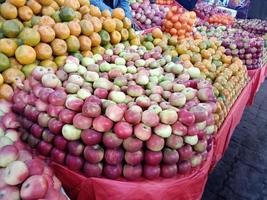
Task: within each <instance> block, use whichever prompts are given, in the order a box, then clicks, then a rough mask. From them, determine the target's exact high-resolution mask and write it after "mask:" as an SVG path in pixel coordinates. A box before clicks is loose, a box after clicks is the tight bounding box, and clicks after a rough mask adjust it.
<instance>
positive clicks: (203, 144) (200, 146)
mask: <svg viewBox="0 0 267 200" xmlns="http://www.w3.org/2000/svg"><path fill="white" fill-rule="evenodd" d="M207 146H208V143H207V140H206V139H202V140H199V141H198V143H197V144H195V145H194V147H193V148H194V150H195V151H196V152H200V153H201V152H204V151H206V149H207Z"/></svg>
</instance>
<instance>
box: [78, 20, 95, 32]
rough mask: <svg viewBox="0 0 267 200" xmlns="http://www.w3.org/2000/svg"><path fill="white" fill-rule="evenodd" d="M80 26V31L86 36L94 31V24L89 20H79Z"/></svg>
mask: <svg viewBox="0 0 267 200" xmlns="http://www.w3.org/2000/svg"><path fill="white" fill-rule="evenodd" d="M80 26H81V29H82V33H83V34H84V35H86V36H90V35H91V34H92V33H93V32H94V26H93V24H92V23H91V21H89V20H85V19H83V20H81V21H80Z"/></svg>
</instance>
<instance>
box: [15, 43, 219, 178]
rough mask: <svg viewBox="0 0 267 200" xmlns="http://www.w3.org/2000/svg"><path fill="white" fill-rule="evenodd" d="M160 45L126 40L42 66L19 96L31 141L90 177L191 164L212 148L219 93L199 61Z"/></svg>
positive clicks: (160, 172) (163, 172) (168, 173)
mask: <svg viewBox="0 0 267 200" xmlns="http://www.w3.org/2000/svg"><path fill="white" fill-rule="evenodd" d="M161 51H162V50H161V48H159V47H155V48H154V49H153V50H152V51H150V52H148V51H146V50H145V48H144V47H137V46H131V47H128V48H125V46H124V45H122V44H119V45H116V47H115V48H114V49H113V50H111V49H110V50H106V51H105V54H103V55H102V56H101V55H99V54H96V55H94V56H93V58H89V57H85V58H83V59H82V62H81V63H80V64H79V60H77V59H76V58H74V57H69V58H68V59H67V63H66V64H65V65H64V67H63V68H62V69H60V70H59V71H57V72H56V73H54V72H53V71H47V70H46V69H45V68H42V67H38V68H35V70H34V71H33V73H32V76H30V77H29V79H27V80H25V81H24V86H23V87H22V90H20V91H18V92H16V93H15V95H14V98H13V101H14V105H13V109H14V111H15V112H16V113H18V114H19V115H20V121H21V123H22V125H23V126H24V128H25V129H27V131H29V132H30V136H29V137H28V138H27V139H26V141H27V142H28V143H29V144H30V146H31V147H35V148H37V150H38V151H39V152H40V153H41V154H42V155H44V156H51V158H52V159H53V160H54V161H56V162H59V163H61V164H65V165H66V166H67V167H68V168H70V169H72V170H75V171H82V172H83V173H84V174H85V175H86V176H88V177H91V176H101V175H102V176H105V177H107V178H111V179H116V178H118V177H120V176H121V175H122V174H123V176H124V177H125V178H127V179H130V180H133V179H137V178H139V177H141V176H144V177H145V178H148V179H153V178H156V177H159V176H162V177H173V176H175V175H176V174H177V173H187V172H190V171H191V168H195V167H197V166H199V165H200V164H201V163H202V161H203V160H205V159H206V156H207V152H208V150H209V149H210V148H211V134H213V133H214V132H215V131H216V129H217V128H216V126H215V125H214V123H215V121H214V115H213V113H214V112H215V111H216V101H215V96H214V94H213V92H212V86H211V84H210V83H208V82H206V81H204V80H203V79H201V74H200V71H199V69H198V68H196V67H193V66H191V67H184V66H183V65H181V64H177V63H173V62H171V57H170V56H164V57H163V56H161Z"/></svg>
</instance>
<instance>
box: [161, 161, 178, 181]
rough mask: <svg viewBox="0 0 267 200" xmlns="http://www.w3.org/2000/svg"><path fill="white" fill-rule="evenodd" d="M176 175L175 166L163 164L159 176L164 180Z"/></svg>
mask: <svg viewBox="0 0 267 200" xmlns="http://www.w3.org/2000/svg"><path fill="white" fill-rule="evenodd" d="M176 174H177V165H176V164H163V165H161V173H160V175H161V176H162V177H164V178H171V177H174V176H176Z"/></svg>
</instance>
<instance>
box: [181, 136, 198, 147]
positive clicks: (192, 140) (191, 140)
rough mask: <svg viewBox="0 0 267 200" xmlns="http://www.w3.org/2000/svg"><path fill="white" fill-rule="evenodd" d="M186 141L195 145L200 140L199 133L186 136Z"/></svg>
mask: <svg viewBox="0 0 267 200" xmlns="http://www.w3.org/2000/svg"><path fill="white" fill-rule="evenodd" d="M184 142H185V143H187V144H190V145H191V146H194V145H196V144H197V142H198V136H197V135H193V136H185V138H184Z"/></svg>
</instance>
